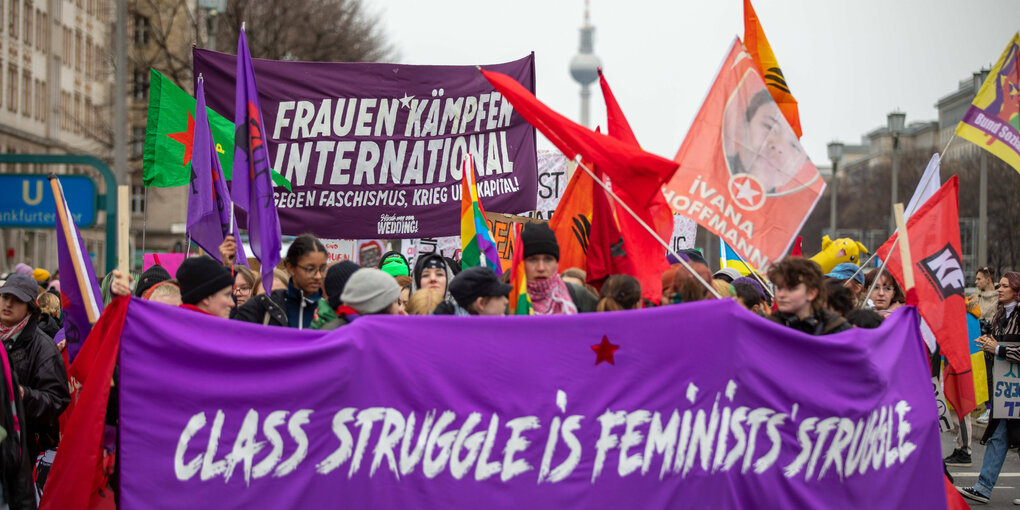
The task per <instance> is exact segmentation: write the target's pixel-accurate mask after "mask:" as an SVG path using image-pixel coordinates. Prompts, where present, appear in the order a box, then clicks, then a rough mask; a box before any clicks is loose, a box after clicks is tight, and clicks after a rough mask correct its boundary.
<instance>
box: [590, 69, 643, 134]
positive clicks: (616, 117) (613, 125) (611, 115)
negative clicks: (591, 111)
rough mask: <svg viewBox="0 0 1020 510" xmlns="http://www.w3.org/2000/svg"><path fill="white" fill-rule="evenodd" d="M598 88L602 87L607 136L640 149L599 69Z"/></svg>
mask: <svg viewBox="0 0 1020 510" xmlns="http://www.w3.org/2000/svg"><path fill="white" fill-rule="evenodd" d="M599 86H601V87H602V100H603V101H605V103H606V121H607V125H608V126H609V136H611V137H613V138H616V139H617V140H619V141H621V142H624V143H627V144H630V145H631V146H633V147H637V148H640V147H641V146H640V145H639V144H638V141H637V137H636V136H634V130H632V129H631V128H630V123H629V122H627V117H625V116H624V115H623V110H621V109H620V104H619V103H617V102H616V96H614V95H613V91H612V90H610V89H609V82H607V81H606V77H605V76H604V75H603V74H602V69H599Z"/></svg>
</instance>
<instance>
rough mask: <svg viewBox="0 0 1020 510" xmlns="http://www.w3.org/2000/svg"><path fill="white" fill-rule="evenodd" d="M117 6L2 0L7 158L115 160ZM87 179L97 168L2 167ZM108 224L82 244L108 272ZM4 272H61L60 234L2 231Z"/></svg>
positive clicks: (85, 232) (0, 267)
mask: <svg viewBox="0 0 1020 510" xmlns="http://www.w3.org/2000/svg"><path fill="white" fill-rule="evenodd" d="M112 27H113V2H111V1H109V0H0V152H3V153H22V154H87V155H92V156H96V157H99V158H100V159H103V160H106V161H110V160H112V152H111V146H112V138H113V136H112V132H113V130H112V124H111V121H110V119H111V118H112V111H113V107H112V99H113V95H112V85H113V81H112V78H111V77H112V54H113V52H112V37H111V29H112ZM49 172H54V173H57V174H84V175H88V176H90V177H92V178H93V179H94V180H95V182H96V186H97V189H99V190H102V189H104V186H105V184H104V181H103V179H102V176H101V175H100V174H99V173H98V172H96V171H95V170H93V169H91V168H90V167H76V166H68V165H46V166H43V165H33V164H4V165H0V173H2V174H45V173H49ZM105 221H106V218H105V217H104V215H103V214H102V213H99V214H98V215H97V221H96V224H95V225H94V226H93V227H92V228H88V229H82V238H83V239H84V241H85V244H86V247H87V249H88V251H89V252H90V254H91V255H92V260H93V263H94V264H95V265H96V267H97V268H100V269H101V268H103V267H104V265H105V243H106V239H105V232H104V231H103V229H102V227H103V225H104V224H105ZM0 250H2V253H3V257H0V272H7V271H10V270H12V269H13V267H14V265H16V264H18V263H19V262H25V263H28V264H30V265H32V266H33V267H42V268H45V269H47V270H50V271H53V270H55V269H56V268H57V255H56V237H55V230H54V229H53V228H45V229H14V228H0Z"/></svg>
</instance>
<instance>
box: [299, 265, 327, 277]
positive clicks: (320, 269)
mask: <svg viewBox="0 0 1020 510" xmlns="http://www.w3.org/2000/svg"><path fill="white" fill-rule="evenodd" d="M298 267H299V268H301V270H302V271H304V272H305V274H306V275H308V276H315V273H319V274H322V275H325V274H326V269H327V268H326V266H325V265H322V266H319V267H315V266H298Z"/></svg>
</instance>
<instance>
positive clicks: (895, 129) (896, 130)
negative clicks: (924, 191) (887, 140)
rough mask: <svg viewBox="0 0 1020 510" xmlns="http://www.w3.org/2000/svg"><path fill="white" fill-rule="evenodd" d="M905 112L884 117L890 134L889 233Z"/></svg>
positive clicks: (893, 225)
mask: <svg viewBox="0 0 1020 510" xmlns="http://www.w3.org/2000/svg"><path fill="white" fill-rule="evenodd" d="M906 118H907V114H905V113H903V112H892V113H890V114H889V115H888V117H887V118H886V120H887V122H888V128H889V134H890V135H891V136H892V202H890V204H889V233H890V234H892V232H893V231H894V230H896V212H895V210H894V209H895V206H896V201H897V200H898V196H899V183H900V158H899V150H900V134H901V133H903V124H904V122H905V121H906Z"/></svg>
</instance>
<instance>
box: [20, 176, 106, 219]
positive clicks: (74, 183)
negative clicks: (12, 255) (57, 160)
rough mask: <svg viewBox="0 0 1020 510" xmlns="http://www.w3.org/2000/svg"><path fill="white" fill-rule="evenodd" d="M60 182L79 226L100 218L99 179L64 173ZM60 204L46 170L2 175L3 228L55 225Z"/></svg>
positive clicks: (59, 177) (60, 177)
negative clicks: (41, 172) (97, 186)
mask: <svg viewBox="0 0 1020 510" xmlns="http://www.w3.org/2000/svg"><path fill="white" fill-rule="evenodd" d="M58 179H60V185H61V187H62V188H63V189H64V197H65V198H67V206H68V207H69V208H70V209H71V216H72V217H73V218H74V223H75V224H76V225H78V228H87V227H91V226H92V225H93V224H94V223H95V222H96V183H95V182H94V181H93V180H92V179H91V178H89V177H87V176H84V175H61V176H58ZM56 224H57V207H56V205H55V203H54V202H53V188H52V187H51V186H50V180H49V179H48V178H47V176H46V175H45V174H3V175H0V228H3V227H8V228H12V227H17V228H55V227H56Z"/></svg>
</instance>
